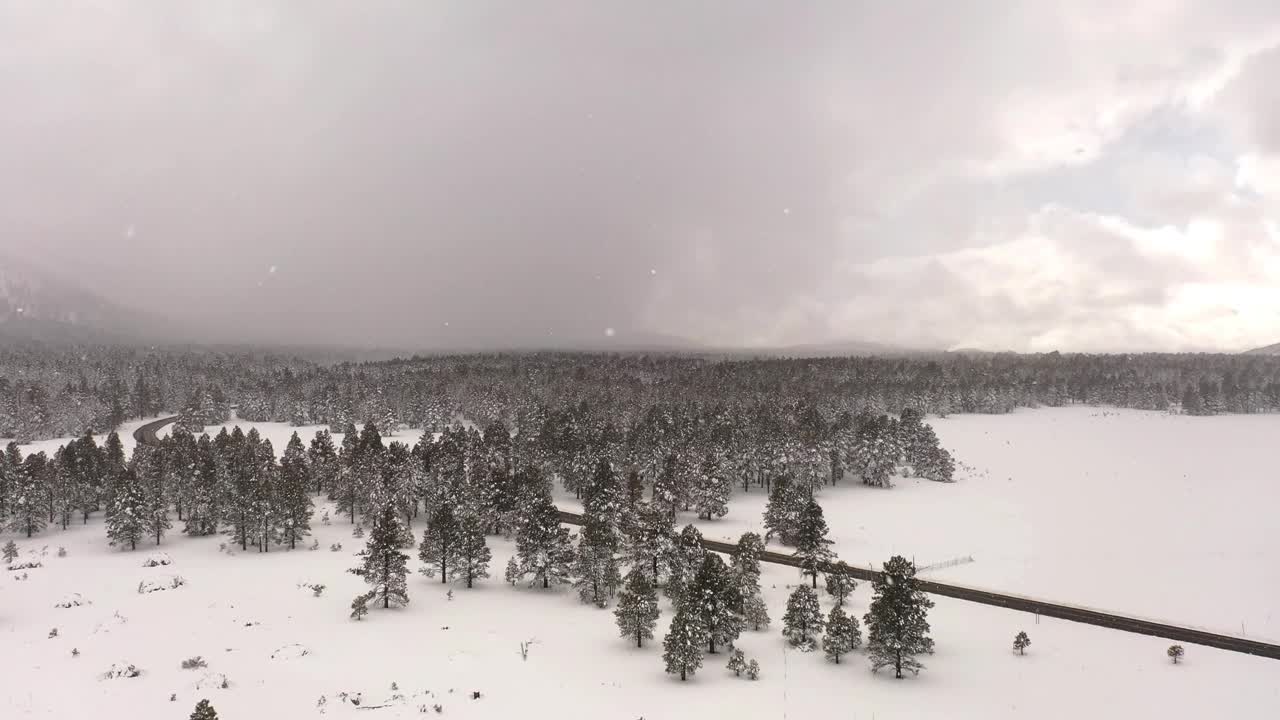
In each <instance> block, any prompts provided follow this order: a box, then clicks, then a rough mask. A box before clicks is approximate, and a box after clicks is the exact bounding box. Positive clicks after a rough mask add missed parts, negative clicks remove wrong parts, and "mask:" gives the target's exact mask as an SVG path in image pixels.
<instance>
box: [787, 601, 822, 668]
mask: <svg viewBox="0 0 1280 720" xmlns="http://www.w3.org/2000/svg"><path fill="white" fill-rule="evenodd" d="M821 633H822V610H821V608H820V607H819V605H818V594H817V593H815V592H814V591H813V588H812V587H810V586H808V585H799V586H797V587H796V589H795V591H794V592H792V593H791V597H790V599H788V600H787V612H786V614H785V615H783V616H782V634H783V636H784V637H786V638H787V642H789V643H791V645H792V646H794V647H798V648H800V649H802V650H804V651H805V652H808V651H810V650H812V649H813V644H814V640H815V639H816V636H817V635H819V634H821Z"/></svg>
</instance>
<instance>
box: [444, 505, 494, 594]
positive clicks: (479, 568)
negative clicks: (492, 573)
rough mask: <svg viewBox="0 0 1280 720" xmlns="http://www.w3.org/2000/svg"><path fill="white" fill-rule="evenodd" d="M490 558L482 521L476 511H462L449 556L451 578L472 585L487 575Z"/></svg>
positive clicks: (490, 553)
mask: <svg viewBox="0 0 1280 720" xmlns="http://www.w3.org/2000/svg"><path fill="white" fill-rule="evenodd" d="M492 558H493V553H492V552H491V551H490V550H489V545H488V543H487V542H486V540H485V536H484V523H483V522H482V521H481V520H480V517H479V516H478V515H477V514H476V513H474V512H470V511H464V512H463V514H462V517H461V518H459V519H458V532H457V542H456V546H455V549H454V552H453V556H452V557H451V558H450V563H451V569H452V571H453V579H454V580H461V581H463V582H465V583H466V584H467V587H468V588H470V587H472V586H473V585H474V583H475V581H476V580H480V579H483V578H487V577H489V561H490V560H491V559H492Z"/></svg>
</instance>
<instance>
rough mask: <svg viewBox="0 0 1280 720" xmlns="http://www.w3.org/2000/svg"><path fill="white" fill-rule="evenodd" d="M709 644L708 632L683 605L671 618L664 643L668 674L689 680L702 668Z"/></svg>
mask: <svg viewBox="0 0 1280 720" xmlns="http://www.w3.org/2000/svg"><path fill="white" fill-rule="evenodd" d="M706 644H707V631H706V629H705V628H704V627H703V625H702V622H701V621H700V620H699V619H698V618H697V616H696V613H695V612H694V611H693V610H692V609H691V608H689V607H688V606H687V605H681V606H679V608H678V609H677V610H676V614H675V617H673V618H671V627H670V628H668V630H667V636H666V638H664V639H663V641H662V647H663V650H664V652H663V653H662V660H663V662H665V663H666V667H667V672H668V673H670V674H672V675H676V674H678V675H680V680H681V681H684V680H687V679H688V677H689V676H690V675H693V674H694V673H696V672H697V671H698V668H700V667H702V649H703V647H704V646H705V645H706Z"/></svg>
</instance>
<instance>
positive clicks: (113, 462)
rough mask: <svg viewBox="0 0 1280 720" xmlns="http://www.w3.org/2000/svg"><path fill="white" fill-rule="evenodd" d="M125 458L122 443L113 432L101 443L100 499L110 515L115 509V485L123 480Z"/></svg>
mask: <svg viewBox="0 0 1280 720" xmlns="http://www.w3.org/2000/svg"><path fill="white" fill-rule="evenodd" d="M126 464H127V463H126V462H125V456H124V443H122V442H120V436H119V435H117V434H116V432H115V431H114V430H112V431H111V434H110V435H107V439H106V440H105V441H104V442H103V443H102V477H103V483H102V499H101V505H102V506H103V507H105V508H106V509H107V514H108V515H110V514H111V512H112V511H113V510H112V509H113V508H114V507H115V505H116V504H115V487H116V484H117V483H119V482H120V481H122V480H124V473H125V466H126Z"/></svg>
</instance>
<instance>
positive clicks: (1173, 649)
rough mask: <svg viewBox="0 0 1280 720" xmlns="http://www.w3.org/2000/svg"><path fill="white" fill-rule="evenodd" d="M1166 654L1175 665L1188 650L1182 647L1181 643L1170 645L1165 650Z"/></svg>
mask: <svg viewBox="0 0 1280 720" xmlns="http://www.w3.org/2000/svg"><path fill="white" fill-rule="evenodd" d="M1165 654H1166V655H1168V656H1169V659H1170V660H1172V661H1173V664H1174V665H1177V664H1178V661H1179V660H1181V659H1182V656H1183V655H1186V651H1185V650H1183V649H1182V646H1181V645H1170V646H1169V649H1168V650H1166V651H1165Z"/></svg>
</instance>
